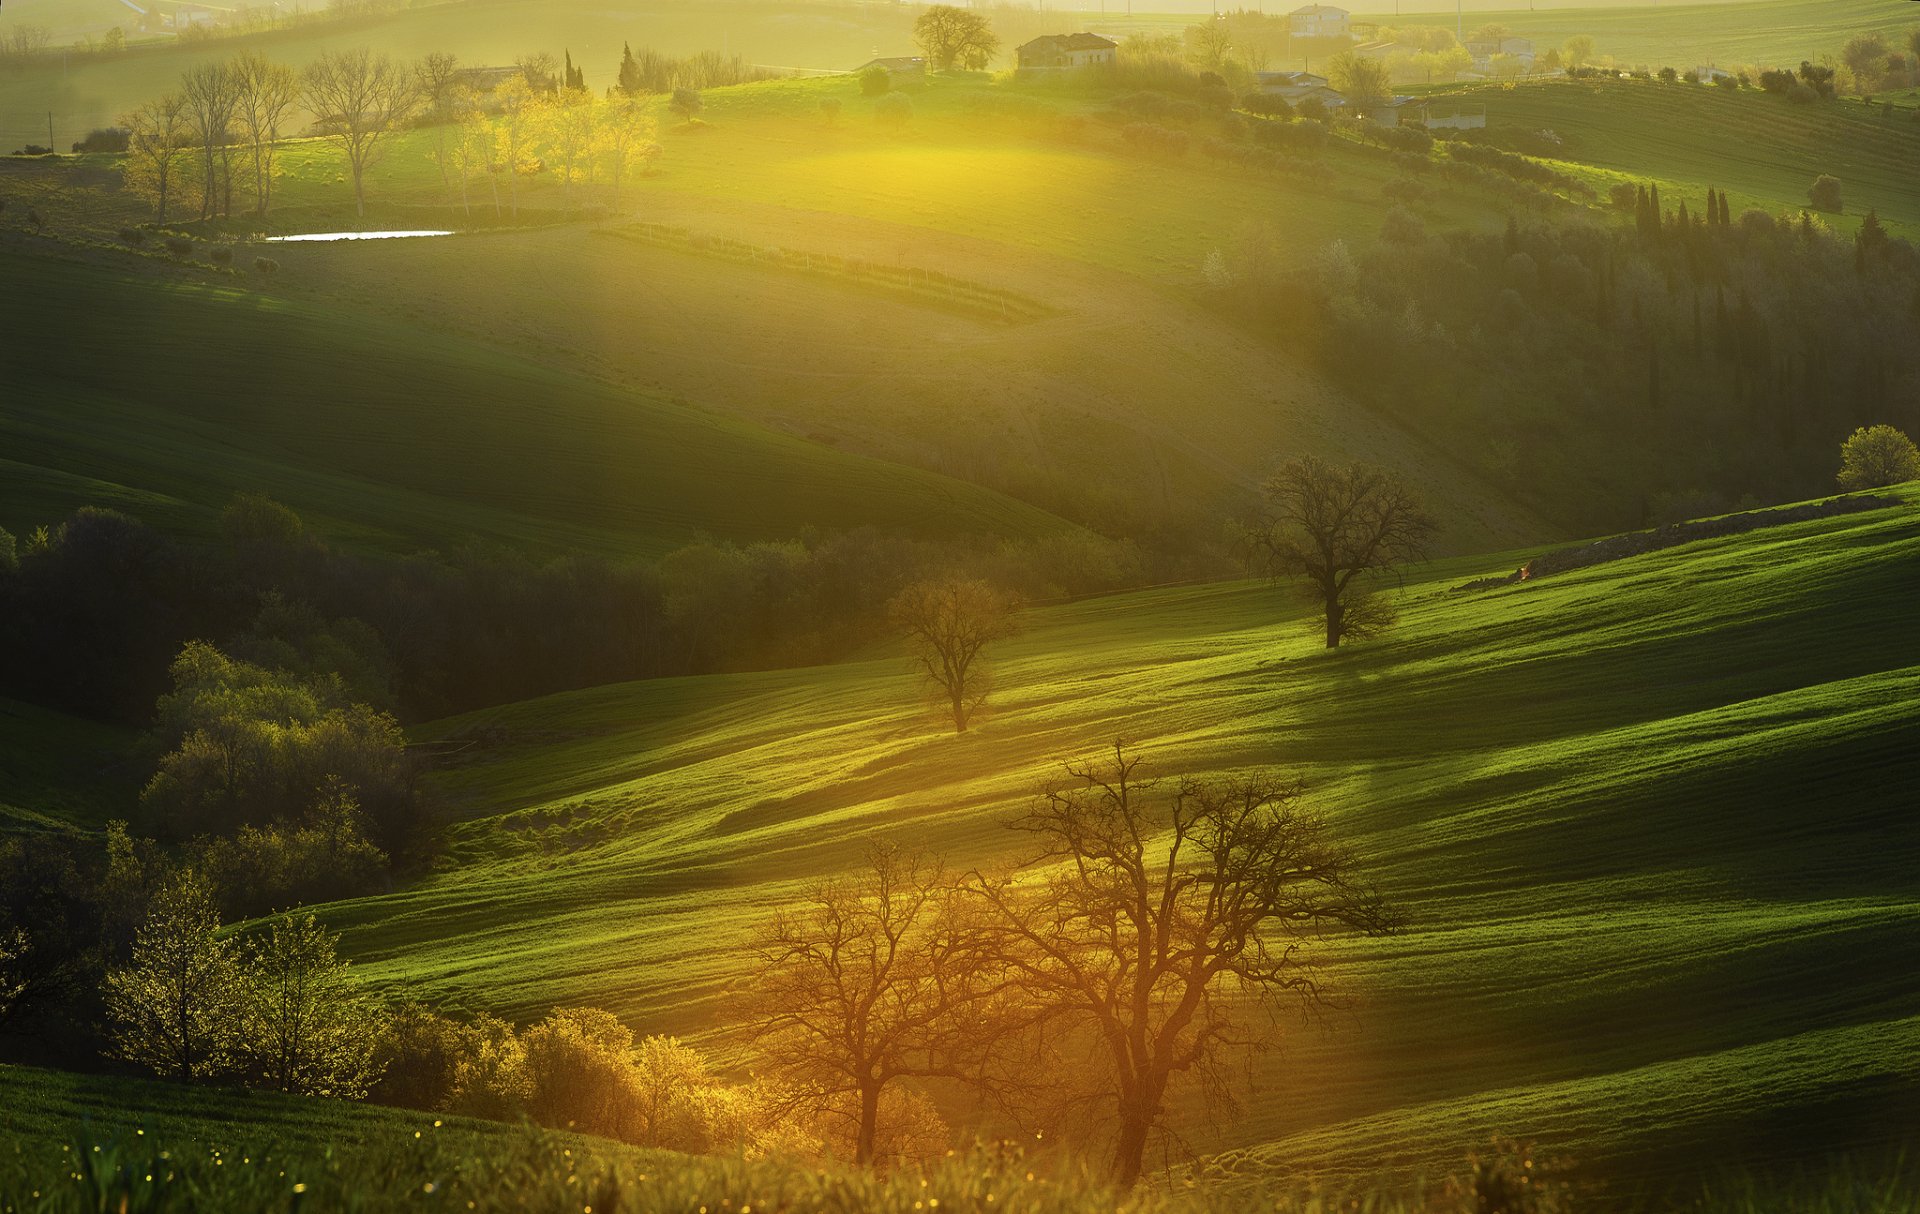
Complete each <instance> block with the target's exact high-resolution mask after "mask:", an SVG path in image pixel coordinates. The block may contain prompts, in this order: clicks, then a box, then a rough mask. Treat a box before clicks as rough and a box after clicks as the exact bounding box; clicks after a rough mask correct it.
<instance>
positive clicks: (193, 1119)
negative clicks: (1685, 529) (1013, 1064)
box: [0, 1066, 1920, 1214]
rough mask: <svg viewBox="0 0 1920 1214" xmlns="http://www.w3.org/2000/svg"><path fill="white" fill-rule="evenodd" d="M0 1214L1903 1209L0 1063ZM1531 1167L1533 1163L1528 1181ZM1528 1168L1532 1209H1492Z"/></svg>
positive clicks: (1906, 1184) (1905, 1196)
mask: <svg viewBox="0 0 1920 1214" xmlns="http://www.w3.org/2000/svg"><path fill="white" fill-rule="evenodd" d="M0 1131H3V1132H4V1133H5V1138H4V1141H0V1214H69V1212H72V1214H82V1212H85V1214H95V1212H98V1211H121V1212H125V1211H141V1212H144V1214H163V1212H168V1211H193V1212H203V1211H204V1212H206V1214H226V1212H228V1211H232V1212H234V1214H242V1212H244V1214H269V1212H274V1211H282V1210H284V1211H289V1212H291V1211H309V1212H311V1211H332V1210H343V1211H384V1210H422V1211H431V1210H454V1211H466V1210H481V1211H493V1210H498V1211H528V1212H530V1214H547V1212H552V1214H617V1212H620V1211H626V1212H629V1214H697V1212H698V1211H708V1212H709V1214H721V1212H729V1214H752V1212H753V1211H755V1210H758V1211H761V1212H762V1214H786V1212H793V1214H799V1212H801V1211H808V1212H812V1214H856V1212H859V1214H864V1212H869V1211H871V1212H875V1214H894V1212H898V1214H932V1212H934V1211H941V1210H945V1211H954V1212H959V1214H1005V1212H1009V1211H1011V1212H1013V1214H1093V1212H1095V1211H1098V1212H1100V1214H1109V1212H1112V1214H1208V1212H1213V1211H1221V1212H1225V1211H1245V1210H1256V1209H1259V1210H1271V1211H1275V1212H1276V1214H1331V1212H1332V1211H1335V1210H1347V1211H1356V1212H1365V1214H1494V1212H1496V1211H1498V1212H1500V1214H1570V1212H1572V1211H1582V1210H1606V1211H1611V1212H1615V1214H1632V1212H1637V1211H1647V1212H1649V1214H1650V1212H1652V1211H1662V1210H1686V1211H1695V1212H1698V1214H1760V1212H1761V1211H1767V1212H1769V1214H1800V1212H1804V1214H1853V1212H1856V1211H1869V1210H1871V1211H1875V1212H1877V1214H1899V1212H1903V1211H1912V1210H1916V1209H1920V1169H1916V1168H1914V1167H1912V1166H1910V1165H1908V1164H1906V1163H1905V1162H1904V1161H1902V1160H1900V1159H1894V1160H1892V1161H1886V1160H1879V1159H1875V1160H1872V1161H1871V1162H1863V1161H1861V1160H1858V1159H1853V1158H1845V1157H1843V1158H1839V1159H1834V1160H1828V1161H1823V1162H1822V1163H1821V1164H1819V1165H1818V1166H1816V1167H1812V1168H1803V1169H1799V1170H1793V1171H1786V1172H1780V1173H1764V1172H1758V1171H1743V1170H1733V1171H1723V1172H1719V1173H1717V1174H1714V1175H1712V1176H1711V1177H1710V1178H1709V1179H1707V1180H1705V1181H1692V1182H1688V1183H1686V1184H1682V1185H1677V1186H1670V1187H1667V1188H1665V1189H1660V1190H1648V1189H1646V1188H1645V1187H1644V1186H1642V1185H1639V1184H1638V1183H1637V1182H1635V1181H1634V1180H1633V1179H1632V1178H1630V1177H1615V1178H1612V1180H1611V1181H1610V1182H1609V1181H1607V1180H1602V1179H1596V1178H1589V1179H1583V1180H1573V1179H1569V1178H1568V1177H1567V1176H1566V1175H1564V1174H1563V1173H1561V1172H1560V1171H1559V1170H1557V1169H1551V1168H1550V1165H1548V1164H1547V1162H1546V1161H1537V1162H1535V1163H1530V1162H1529V1161H1530V1160H1534V1159H1535V1157H1534V1156H1532V1155H1531V1154H1530V1153H1522V1152H1519V1151H1514V1150H1511V1149H1507V1150H1499V1149H1491V1148H1486V1147H1482V1148H1481V1149H1479V1150H1478V1151H1476V1152H1474V1153H1473V1154H1472V1155H1470V1156H1469V1157H1468V1158H1467V1159H1464V1160H1461V1161H1457V1162H1456V1164H1455V1166H1454V1167H1453V1168H1452V1169H1450V1170H1449V1172H1448V1173H1447V1174H1446V1175H1444V1176H1437V1177H1435V1178H1432V1179H1426V1180H1422V1179H1412V1180H1400V1181H1390V1180H1386V1179H1383V1178H1373V1179H1370V1180H1361V1181H1349V1182H1345V1183H1338V1184H1332V1185H1329V1184H1323V1183H1318V1182H1313V1181H1287V1180H1283V1179H1279V1178H1271V1177H1269V1178H1265V1179H1258V1178H1255V1179H1249V1178H1244V1177H1241V1178H1234V1179H1231V1180H1229V1181H1227V1182H1225V1183H1222V1182H1220V1181H1218V1180H1216V1179H1213V1178H1209V1177H1206V1176H1204V1175H1190V1174H1186V1173H1178V1174H1167V1175H1160V1176H1155V1177H1151V1178H1149V1179H1148V1180H1147V1181H1146V1182H1144V1183H1143V1184H1142V1186H1141V1188H1140V1189H1139V1190H1137V1191H1136V1192H1134V1193H1132V1194H1121V1193H1118V1192H1115V1191H1114V1190H1112V1189H1110V1188H1108V1187H1107V1186H1106V1185H1105V1184H1104V1183H1102V1182H1101V1181H1100V1180H1099V1179H1097V1178H1096V1177H1094V1176H1091V1175H1089V1174H1088V1173H1086V1172H1084V1171H1082V1170H1080V1169H1079V1168H1076V1167H1072V1166H1067V1165H1066V1164H1065V1162H1064V1161H1063V1160H1062V1159H1060V1158H1059V1157H1057V1156H1054V1155H1051V1154H1038V1155H1029V1154H1028V1153H1027V1152H1025V1151H1023V1150H1021V1149H1019V1148H1017V1147H1014V1146H1012V1145H1011V1144H999V1145H996V1146H989V1147H976V1148H975V1149H973V1150H971V1151H968V1152H964V1153H960V1154H954V1155H950V1156H949V1157H948V1158H946V1159H943V1160H939V1161H935V1162H933V1163H931V1164H929V1165H926V1166H919V1167H907V1168H903V1169H901V1170H899V1171H897V1172H894V1173H892V1174H888V1175H875V1174H872V1173H865V1172H859V1171H854V1170H852V1169H849V1168H847V1167H845V1166H844V1165H840V1164H832V1163H828V1164H821V1163H819V1162H817V1161H806V1160H785V1159H760V1160H747V1159H741V1158H733V1157H728V1158H721V1157H702V1156H686V1155H678V1154H674V1153H671V1152H664V1151H646V1150H641V1149H637V1148H633V1147H627V1146H623V1145H621V1144H617V1143H612V1142H607V1141H605V1140H601V1139H589V1138H582V1137H579V1136H576V1135H571V1134H558V1133H550V1132H545V1131H541V1130H538V1129H536V1128H533V1127H527V1126H507V1125H500V1124H495V1123H487V1122H477V1121H468V1120H464V1119H458V1118H439V1117H432V1116H429V1115H426V1114H420V1113H412V1112H405V1111H401V1110H396V1109H383V1108H379V1107H377V1106H369V1105H353V1104H343V1103H340V1102H336V1101H325V1100H315V1099H301V1098H297V1097H285V1096H277V1095H273V1094H267V1093H247V1092H233V1091H222V1090H207V1089H196V1088H183V1087H180V1086H177V1085H172V1084H163V1083H159V1082H154V1081H145V1080H132V1079H104V1078H95V1077H83V1076H73V1075H64V1074H60V1073H57V1072H50V1071H38V1070H31V1069H25V1068H19V1067H4V1066H0ZM1543 1168H1544V1169H1548V1170H1546V1171H1537V1169H1543ZM1528 1172H1535V1173H1536V1178H1538V1179H1542V1180H1543V1181H1544V1190H1545V1195H1544V1199H1543V1198H1542V1195H1541V1193H1540V1191H1539V1190H1536V1191H1535V1199H1534V1200H1532V1201H1526V1200H1523V1201H1521V1202H1520V1203H1519V1204H1512V1203H1506V1204H1503V1203H1501V1202H1500V1201H1499V1200H1497V1198H1496V1196H1495V1195H1496V1194H1498V1193H1500V1192H1502V1191H1506V1192H1509V1193H1510V1192H1511V1190H1510V1189H1508V1188H1507V1187H1506V1186H1503V1185H1502V1184H1501V1183H1500V1182H1501V1181H1502V1180H1503V1179H1511V1178H1512V1177H1514V1176H1516V1175H1520V1174H1526V1173H1528Z"/></svg>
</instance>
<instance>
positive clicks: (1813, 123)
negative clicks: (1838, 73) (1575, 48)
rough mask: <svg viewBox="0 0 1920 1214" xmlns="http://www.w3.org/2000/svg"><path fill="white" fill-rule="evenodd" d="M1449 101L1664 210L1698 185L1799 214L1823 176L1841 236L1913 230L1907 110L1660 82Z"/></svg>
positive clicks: (1469, 92)
mask: <svg viewBox="0 0 1920 1214" xmlns="http://www.w3.org/2000/svg"><path fill="white" fill-rule="evenodd" d="M1442 92H1443V94H1444V95H1445V96H1446V97H1447V98H1448V99H1449V101H1451V100H1455V99H1457V100H1459V101H1460V102H1462V103H1465V104H1467V105H1484V106H1485V107H1486V110H1487V123H1488V125H1489V127H1491V128H1507V129H1509V130H1521V131H1539V130H1551V131H1553V132H1555V133H1556V134H1558V135H1559V136H1561V138H1562V139H1564V140H1565V146H1564V150H1563V151H1562V152H1561V153H1560V155H1561V156H1562V157H1563V158H1564V159H1565V160H1566V161H1569V162H1572V163H1573V164H1575V165H1591V166H1593V167H1595V168H1598V169H1604V170H1607V171H1608V172H1607V174H1606V177H1605V178H1604V179H1601V178H1597V177H1596V178H1594V180H1595V184H1596V185H1599V186H1600V192H1601V196H1602V197H1603V198H1604V197H1605V193H1606V191H1605V184H1606V183H1607V182H1608V181H1611V180H1618V179H1619V178H1620V177H1626V178H1629V179H1633V180H1639V181H1646V180H1657V181H1659V182H1660V184H1661V192H1662V194H1663V195H1664V196H1665V199H1666V203H1667V205H1668V206H1669V207H1671V206H1674V205H1676V204H1677V202H1678V201H1679V200H1680V199H1682V198H1686V199H1689V200H1691V201H1692V204H1693V206H1694V207H1695V208H1696V209H1697V208H1698V207H1699V205H1700V204H1701V202H1703V201H1704V200H1705V197H1706V192H1707V187H1709V186H1712V187H1715V188H1717V189H1722V190H1726V191H1728V192H1729V193H1730V194H1731V195H1732V205H1733V208H1734V210H1735V211H1736V212H1737V211H1740V210H1743V209H1745V208H1748V207H1758V208H1760V209H1762V210H1765V211H1768V212H1778V211H1780V210H1783V209H1787V210H1793V211H1799V210H1801V209H1804V208H1805V207H1806V205H1807V188H1808V187H1809V186H1811V185H1812V184H1813V179H1814V178H1815V177H1817V176H1819V175H1820V174H1822V173H1829V174H1831V175H1833V176H1835V177H1838V178H1839V179H1840V181H1841V185H1842V187H1843V189H1844V192H1845V199H1846V207H1847V211H1846V214H1845V215H1844V216H1835V215H1830V216H1827V217H1826V218H1827V219H1828V220H1829V221H1830V222H1833V223H1834V224H1835V225H1836V226H1838V227H1841V228H1843V229H1848V228H1851V227H1853V226H1855V225H1857V224H1858V222H1859V219H1860V217H1861V216H1863V215H1865V214H1866V213H1867V211H1868V210H1869V209H1873V210H1876V211H1878V212H1879V215H1880V218H1881V219H1882V221H1884V222H1885V223H1886V224H1887V225H1888V227H1889V228H1890V229H1891V230H1893V231H1894V232H1896V233H1897V234H1901V235H1906V236H1909V237H1911V236H1913V235H1915V234H1916V233H1920V190H1915V189H1914V187H1913V183H1914V181H1916V180H1920V121H1916V117H1915V111H1914V110H1913V108H1912V107H1911V106H1910V105H1909V106H1907V108H1904V109H1901V110H1899V111H1898V112H1896V113H1895V114H1894V115H1892V116H1888V115H1885V114H1883V113H1882V112H1881V111H1880V110H1879V109H1878V108H1875V107H1868V106H1864V105H1861V104H1860V103H1859V102H1857V101H1839V102H1828V103H1820V104H1815V105H1795V104H1793V103H1791V102H1789V101H1787V100H1786V99H1785V98H1782V97H1776V96H1773V95H1771V94H1767V93H1762V92H1760V91H1758V90H1754V89H1741V90H1738V91H1730V90H1727V89H1723V88H1710V87H1704V86H1698V85H1689V84H1684V83H1682V84H1671V85H1669V84H1662V83H1661V82H1659V81H1658V80H1544V81H1538V82H1534V83H1529V84H1523V85H1518V86H1516V87H1513V88H1506V87H1503V86H1500V85H1469V86H1461V87H1458V88H1448V89H1445V90H1442Z"/></svg>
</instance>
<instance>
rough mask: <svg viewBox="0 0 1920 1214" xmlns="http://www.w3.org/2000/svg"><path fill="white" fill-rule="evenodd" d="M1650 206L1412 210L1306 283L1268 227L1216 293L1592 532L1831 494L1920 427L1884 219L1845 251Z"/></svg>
mask: <svg viewBox="0 0 1920 1214" xmlns="http://www.w3.org/2000/svg"><path fill="white" fill-rule="evenodd" d="M1646 193H1647V197H1646V198H1645V200H1644V201H1643V200H1642V199H1641V198H1640V196H1639V193H1638V192H1624V196H1623V198H1621V199H1620V200H1619V201H1620V202H1622V203H1623V204H1624V205H1626V206H1628V207H1630V208H1632V209H1634V210H1635V211H1636V212H1637V214H1638V223H1637V224H1634V225H1614V224H1601V223H1596V222H1594V221H1593V220H1592V219H1591V218H1588V217H1585V216H1572V215H1564V216H1556V217H1550V218H1538V219H1533V220H1530V221H1528V222H1526V223H1521V222H1518V221H1517V220H1516V221H1515V222H1514V223H1512V224H1511V225H1510V226H1509V228H1508V230H1507V231H1506V232H1505V233H1484V234H1482V233H1464V232H1463V233H1452V234H1448V235H1445V236H1441V235H1435V234H1432V233H1430V232H1428V231H1427V229H1426V226H1425V224H1424V223H1422V222H1421V221H1420V220H1419V219H1418V217H1417V216H1414V215H1412V214H1410V213H1405V212H1396V213H1395V214H1393V215H1390V216H1389V220H1388V223H1387V224H1386V225H1385V226H1384V227H1383V229H1382V237H1383V239H1382V243H1381V245H1380V247H1379V248H1378V249H1375V250H1368V251H1363V252H1360V253H1358V254H1356V253H1354V252H1353V251H1351V250H1349V249H1347V248H1346V247H1345V246H1344V245H1336V246H1332V247H1330V248H1329V249H1328V250H1327V251H1326V252H1325V253H1324V254H1323V255H1322V256H1321V257H1320V258H1319V259H1317V260H1316V261H1315V262H1313V263H1312V264H1311V265H1309V266H1307V267H1305V268H1304V269H1293V268H1288V264H1287V262H1288V259H1287V258H1286V257H1285V256H1284V254H1283V252H1282V250H1281V249H1280V248H1279V247H1278V246H1277V245H1276V244H1274V243H1273V242H1272V241H1271V240H1269V239H1268V238H1266V237H1263V236H1262V235H1261V234H1259V233H1258V232H1251V233H1249V234H1247V235H1246V236H1244V237H1243V238H1242V239H1241V240H1240V241H1239V242H1238V243H1237V244H1236V245H1235V246H1234V247H1232V248H1231V249H1230V250H1227V251H1226V252H1225V255H1224V259H1223V260H1224V262H1225V265H1224V267H1223V268H1224V269H1225V273H1224V274H1221V275H1218V276H1216V281H1217V282H1218V283H1219V285H1220V286H1221V288H1222V290H1223V292H1224V293H1225V294H1224V297H1225V298H1226V299H1228V300H1230V301H1232V302H1234V303H1235V304H1237V305H1239V306H1241V307H1244V308H1246V309H1247V310H1249V311H1250V312H1251V313H1252V314H1254V315H1256V316H1258V317H1261V318H1262V319H1263V321H1264V322H1266V323H1270V324H1272V325H1273V327H1274V328H1275V330H1276V331H1277V332H1282V333H1285V334H1286V337H1287V341H1288V343H1289V347H1290V348H1293V349H1296V350H1304V351H1306V352H1307V354H1308V357H1310V358H1312V359H1314V360H1315V361H1316V362H1317V363H1318V364H1319V365H1321V366H1323V367H1325V368H1326V369H1327V370H1328V371H1329V372H1331V373H1332V374H1333V375H1335V376H1336V377H1338V378H1339V379H1341V380H1342V381H1343V382H1345V383H1346V384H1347V385H1349V387H1350V388H1352V389H1353V390H1355V391H1356V392H1358V393H1360V394H1362V395H1363V396H1364V397H1366V398H1367V399H1369V400H1372V401H1374V402H1375V403H1377V405H1378V406H1379V407H1380V408H1382V409H1383V410H1386V411H1387V412H1389V413H1392V414H1394V415H1396V416H1399V417H1400V418H1402V419H1403V420H1404V421H1405V422H1406V423H1408V424H1409V425H1411V426H1413V427H1414V428H1415V429H1417V430H1419V431H1421V432H1423V433H1425V434H1427V435H1428V436H1429V437H1430V438H1431V439H1432V440H1433V441H1434V442H1435V443H1436V444H1438V445H1439V446H1440V447H1442V448H1443V449H1447V450H1449V451H1452V452H1454V453H1455V454H1457V455H1458V456H1459V457H1461V458H1462V459H1465V460H1467V461H1468V462H1469V463H1470V464H1471V465H1473V466H1474V467H1476V468H1477V469H1479V470H1480V471H1481V472H1482V473H1483V474H1484V475H1487V476H1488V477H1490V478H1492V479H1493V480H1494V481H1495V483H1498V484H1502V485H1505V486H1507V487H1509V488H1511V489H1512V490H1514V491H1516V492H1518V493H1520V494H1521V495H1522V496H1523V497H1525V498H1526V499H1528V500H1529V501H1530V502H1532V503H1533V504H1534V505H1535V506H1536V507H1537V508H1539V509H1541V510H1542V511H1543V512H1546V513H1548V514H1550V515H1553V516H1555V517H1558V518H1559V519H1561V520H1562V521H1563V522H1564V523H1565V524H1566V525H1567V526H1568V527H1569V528H1570V529H1573V530H1576V531H1581V532H1590V533H1597V532H1604V531H1608V530H1615V529H1618V528H1620V527H1622V526H1634V525H1639V524H1642V523H1646V522H1657V521H1661V520H1662V519H1663V518H1664V517H1665V516H1666V515H1667V514H1668V513H1669V511H1670V510H1671V509H1685V510H1690V511H1693V512H1712V510H1713V508H1714V507H1715V506H1716V505H1717V506H1718V507H1719V508H1720V509H1727V508H1731V507H1732V506H1733V505H1734V504H1735V503H1737V502H1738V501H1740V500H1741V499H1742V498H1744V497H1747V496H1749V495H1750V496H1752V497H1753V498H1755V499H1759V500H1775V501H1778V500H1792V499H1794V498H1799V497H1806V496H1812V495H1814V494H1817V493H1820V492H1822V491H1823V490H1825V489H1827V488H1828V487H1829V486H1830V485H1831V483H1832V482H1831V476H1832V471H1831V464H1830V458H1831V457H1830V454H1829V453H1830V452H1831V451H1832V450H1833V448H1834V445H1835V444H1837V443H1838V442H1839V441H1840V440H1841V438H1843V437H1844V436H1845V435H1846V434H1848V433H1850V432H1851V431H1852V430H1853V429H1854V428H1855V427H1858V426H1861V425H1867V424H1872V423H1879V422H1886V423H1890V424H1893V425H1897V426H1901V427H1903V428H1906V429H1909V430H1910V429H1912V428H1913V426H1914V425H1915V424H1916V423H1920V417H1916V416H1915V414H1914V406H1913V402H1914V401H1915V400H1916V399H1920V397H1917V396H1916V394H1915V386H1916V385H1920V353H1917V352H1920V340H1916V338H1917V336H1920V255H1916V254H1915V251H1914V249H1913V248H1912V246H1911V245H1909V244H1908V243H1907V242H1905V241H1903V240H1900V239H1897V238H1893V237H1891V236H1890V235H1889V234H1888V233H1887V232H1886V231H1885V229H1884V228H1883V227H1881V226H1880V225H1878V224H1877V223H1871V224H1862V226H1861V228H1860V230H1859V232H1858V234H1857V235H1856V236H1855V237H1853V238H1851V239H1843V238H1839V237H1836V236H1835V235H1834V234H1833V233H1831V232H1829V231H1828V230H1827V229H1826V228H1825V227H1824V225H1823V224H1822V223H1821V221H1820V220H1819V219H1818V218H1817V217H1815V216H1813V215H1811V214H1807V213H1801V214H1797V215H1783V216H1773V215H1769V214H1766V213H1764V212H1759V211H1748V212H1746V213H1745V214H1742V215H1734V214H1733V213H1732V211H1731V207H1730V206H1729V205H1728V204H1727V203H1726V201H1725V199H1724V198H1723V197H1721V196H1719V195H1718V193H1717V191H1716V197H1715V199H1714V201H1713V205H1712V207H1711V208H1709V207H1707V206H1704V205H1696V206H1691V207H1680V206H1678V205H1677V203H1678V202H1679V201H1680V200H1677V199H1674V198H1671V197H1669V198H1666V199H1664V200H1661V201H1655V200H1654V198H1653V192H1652V191H1651V190H1649V191H1647V192H1646ZM1692 201H1693V202H1694V203H1695V204H1698V202H1699V200H1698V199H1695V200H1692ZM1709 212H1711V214H1710V213H1709ZM1653 434H1657V435H1658V436H1659V438H1658V440H1657V441H1651V440H1650V435H1653Z"/></svg>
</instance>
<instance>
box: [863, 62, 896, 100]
mask: <svg viewBox="0 0 1920 1214" xmlns="http://www.w3.org/2000/svg"><path fill="white" fill-rule="evenodd" d="M892 87H893V73H892V72H890V71H888V70H887V69H886V68H884V67H881V66H880V65H879V64H877V63H876V64H874V65H873V66H872V67H870V68H868V69H867V70H866V71H864V72H861V73H860V95H861V96H863V97H878V96H879V95H880V94H882V93H884V92H886V91H887V90H888V89H891V88H892Z"/></svg>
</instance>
